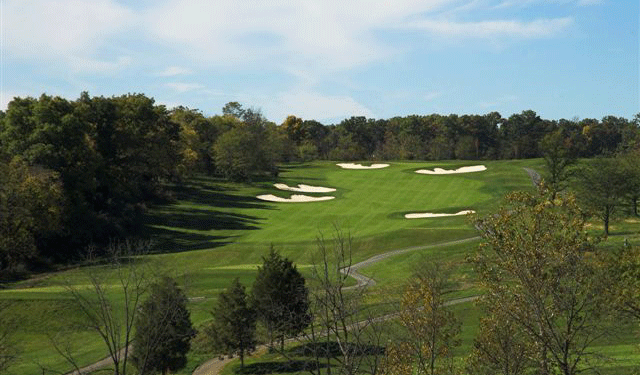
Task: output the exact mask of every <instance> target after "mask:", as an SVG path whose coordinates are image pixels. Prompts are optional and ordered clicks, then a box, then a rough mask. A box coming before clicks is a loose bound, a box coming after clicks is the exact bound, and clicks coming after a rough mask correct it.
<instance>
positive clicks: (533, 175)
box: [524, 167, 542, 187]
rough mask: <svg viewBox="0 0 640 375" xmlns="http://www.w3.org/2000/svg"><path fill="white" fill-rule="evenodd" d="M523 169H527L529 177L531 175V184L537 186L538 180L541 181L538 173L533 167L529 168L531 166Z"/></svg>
mask: <svg viewBox="0 0 640 375" xmlns="http://www.w3.org/2000/svg"><path fill="white" fill-rule="evenodd" d="M524 170H525V171H527V173H528V174H529V177H531V182H532V183H533V186H535V187H538V185H540V181H542V177H540V173H538V172H537V171H536V170H535V169H531V168H526V167H525V168H524Z"/></svg>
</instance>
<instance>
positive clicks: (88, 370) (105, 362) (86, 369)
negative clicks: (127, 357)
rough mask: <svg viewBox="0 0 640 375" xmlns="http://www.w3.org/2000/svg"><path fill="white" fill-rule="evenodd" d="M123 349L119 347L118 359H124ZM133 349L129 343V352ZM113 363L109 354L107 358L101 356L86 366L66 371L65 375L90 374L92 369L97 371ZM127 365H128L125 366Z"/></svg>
mask: <svg viewBox="0 0 640 375" xmlns="http://www.w3.org/2000/svg"><path fill="white" fill-rule="evenodd" d="M124 349H125V348H122V349H120V353H119V356H120V359H121V360H122V359H124ZM132 350H133V347H132V346H131V345H129V353H131V351H132ZM110 365H113V359H112V358H111V357H110V356H109V357H107V358H103V359H101V360H99V361H98V362H95V363H92V364H90V365H88V366H85V367H82V368H80V370H73V371H71V372H68V373H66V374H65V375H85V374H90V373H92V372H94V371H97V370H99V369H101V368H104V367H107V366H110ZM127 367H128V366H127Z"/></svg>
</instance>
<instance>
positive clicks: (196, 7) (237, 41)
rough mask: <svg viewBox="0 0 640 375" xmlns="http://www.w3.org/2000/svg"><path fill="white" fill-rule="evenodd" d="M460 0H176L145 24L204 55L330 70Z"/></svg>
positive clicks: (361, 58) (378, 52) (375, 52)
mask: <svg viewBox="0 0 640 375" xmlns="http://www.w3.org/2000/svg"><path fill="white" fill-rule="evenodd" d="M457 1H458V0H427V1H425V0H399V1H394V2H388V1H383V0H355V1H342V0H323V1H304V2H300V1H297V0H275V1H269V2H253V1H242V2H239V1H235V0H217V1H204V0H187V1H184V0H182V1H177V0H172V1H168V2H166V3H164V4H163V5H161V6H158V7H157V8H155V9H152V10H150V11H149V12H148V14H147V15H146V18H145V24H146V25H147V28H148V30H149V32H150V33H151V34H152V35H153V36H154V37H156V38H158V39H160V40H163V41H165V42H168V43H171V44H173V45H176V46H179V47H178V48H181V49H183V50H184V51H185V53H187V54H190V55H191V57H192V58H193V59H195V60H197V61H205V62H208V63H216V64H221V65H230V66H233V65H236V64H239V63H241V64H261V63H263V62H269V63H270V64H271V65H272V66H273V65H281V66H284V67H288V68H291V67H293V68H291V69H293V70H299V69H300V68H301V67H307V68H308V67H309V66H311V67H312V68H313V69H314V70H316V69H319V70H322V71H329V72H330V71H335V70H341V69H345V68H350V67H353V66H358V65H361V64H365V63H367V62H370V61H374V60H377V59H380V58H383V57H385V56H388V55H389V54H390V53H393V48H392V47H390V46H388V45H385V44H383V43H381V42H379V41H378V40H377V38H376V37H375V35H374V33H375V31H376V30H379V29H381V28H384V27H387V26H389V25H392V24H394V23H397V22H403V21H404V20H405V19H406V18H407V17H410V16H413V15H415V14H419V13H423V12H428V11H432V10H434V9H437V8H438V7H441V6H443V5H446V4H450V3H455V2H457Z"/></svg>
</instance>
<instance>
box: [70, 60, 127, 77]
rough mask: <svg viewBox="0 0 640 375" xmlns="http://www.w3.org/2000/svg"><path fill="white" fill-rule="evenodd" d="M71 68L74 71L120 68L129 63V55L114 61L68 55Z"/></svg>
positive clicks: (100, 70)
mask: <svg viewBox="0 0 640 375" xmlns="http://www.w3.org/2000/svg"><path fill="white" fill-rule="evenodd" d="M68 60H69V63H70V65H71V68H72V69H73V70H74V71H76V72H85V73H87V72H88V73H106V72H110V71H116V70H120V69H122V68H124V67H126V66H128V65H130V64H131V61H132V59H131V57H129V56H120V57H118V58H117V59H116V60H115V61H102V60H96V59H90V58H83V57H75V56H69V57H68Z"/></svg>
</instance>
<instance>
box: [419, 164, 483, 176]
mask: <svg viewBox="0 0 640 375" xmlns="http://www.w3.org/2000/svg"><path fill="white" fill-rule="evenodd" d="M486 170H487V167H485V166H484V165H473V166H471V167H460V168H458V169H454V170H451V169H442V168H434V169H433V170H429V169H419V170H417V171H416V173H420V174H453V173H469V172H482V171H486Z"/></svg>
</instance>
